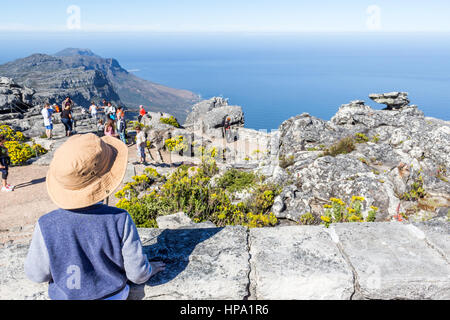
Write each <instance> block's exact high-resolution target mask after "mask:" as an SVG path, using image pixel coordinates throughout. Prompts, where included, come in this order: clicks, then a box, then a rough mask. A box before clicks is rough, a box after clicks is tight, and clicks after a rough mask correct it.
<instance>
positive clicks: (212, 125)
mask: <svg viewBox="0 0 450 320" xmlns="http://www.w3.org/2000/svg"><path fill="white" fill-rule="evenodd" d="M227 117H230V118H231V125H232V126H233V127H243V126H244V122H245V121H244V113H243V111H242V107H239V106H230V105H228V100H225V99H223V98H218V97H215V98H211V99H209V100H205V101H202V102H200V103H198V104H196V105H194V106H193V108H192V112H191V113H190V114H189V115H188V117H187V119H186V122H185V124H184V126H185V127H186V128H188V129H190V130H193V131H201V133H203V134H206V135H208V136H210V137H218V138H221V137H222V128H223V126H224V122H225V119H226V118H227Z"/></svg>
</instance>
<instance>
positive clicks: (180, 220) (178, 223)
mask: <svg viewBox="0 0 450 320" xmlns="http://www.w3.org/2000/svg"><path fill="white" fill-rule="evenodd" d="M156 222H157V223H158V227H159V228H160V229H201V228H215V227H216V226H215V225H214V223H212V222H204V223H195V222H193V221H192V220H191V218H189V217H188V216H187V215H186V214H185V213H184V212H178V213H175V214H171V215H167V216H159V217H157V218H156Z"/></svg>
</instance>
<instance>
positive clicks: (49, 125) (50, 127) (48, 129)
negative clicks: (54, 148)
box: [41, 103, 54, 140]
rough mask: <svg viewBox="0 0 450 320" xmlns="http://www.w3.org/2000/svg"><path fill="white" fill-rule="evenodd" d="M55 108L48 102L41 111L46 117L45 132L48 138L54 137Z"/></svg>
mask: <svg viewBox="0 0 450 320" xmlns="http://www.w3.org/2000/svg"><path fill="white" fill-rule="evenodd" d="M53 112H54V110H53V109H52V108H50V105H49V104H48V103H46V104H45V105H44V108H43V109H42V111H41V114H42V116H43V117H44V126H45V134H46V135H47V138H48V139H50V140H51V139H52V131H53V119H52V114H53Z"/></svg>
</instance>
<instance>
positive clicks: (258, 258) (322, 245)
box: [0, 220, 450, 300]
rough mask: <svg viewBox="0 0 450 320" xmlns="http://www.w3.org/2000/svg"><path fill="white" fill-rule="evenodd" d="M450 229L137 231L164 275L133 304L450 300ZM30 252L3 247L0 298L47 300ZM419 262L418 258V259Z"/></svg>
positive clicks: (134, 294) (431, 225)
mask: <svg viewBox="0 0 450 320" xmlns="http://www.w3.org/2000/svg"><path fill="white" fill-rule="evenodd" d="M449 228H450V223H449V222H443V221H441V220H434V221H433V222H428V223H417V224H414V225H413V224H402V223H398V222H392V223H369V224H359V223H354V224H340V225H336V226H334V227H331V228H330V229H326V228H324V227H322V226H293V227H279V228H265V229H251V230H248V229H246V228H243V227H226V228H223V229H218V228H206V229H176V230H168V229H166V230H162V229H140V230H139V234H140V238H141V241H142V243H143V245H144V252H145V253H146V254H147V256H148V257H149V258H150V259H151V260H153V261H157V260H163V261H164V262H165V263H166V265H167V266H166V270H165V271H164V272H162V273H160V274H158V275H156V276H155V277H153V278H151V279H150V280H149V281H148V282H147V283H146V284H145V285H139V286H138V285H133V284H132V286H131V293H130V296H129V299H132V300H133V299H135V300H138V299H139V300H141V299H143V300H160V299H167V300H206V299H209V300H210V299H218V300H244V299H249V300H264V299H266V300H281V299H286V300H310V299H319V300H330V299H332V300H349V299H353V300H356V299H383V300H389V299H435V300H439V299H443V300H445V299H450V278H449V274H450V262H449V258H450V257H449V254H450V252H449V248H450V240H449V237H448V234H449V232H450V229H449ZM27 251H28V245H5V246H3V248H1V247H0V299H2V300H4V299H6V300H10V299H12V300H17V299H29V300H42V299H48V296H47V285H46V284H34V283H32V282H30V281H29V280H27V279H26V276H25V274H24V268H23V265H24V261H25V258H26V254H27ZM418 257H420V258H418Z"/></svg>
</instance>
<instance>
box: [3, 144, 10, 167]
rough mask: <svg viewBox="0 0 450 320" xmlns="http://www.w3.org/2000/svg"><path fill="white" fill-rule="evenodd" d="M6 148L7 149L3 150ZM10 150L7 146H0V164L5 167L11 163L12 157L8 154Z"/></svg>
mask: <svg viewBox="0 0 450 320" xmlns="http://www.w3.org/2000/svg"><path fill="white" fill-rule="evenodd" d="M2 149H5V150H6V151H3V150H2ZM7 152H8V150H7V149H6V148H5V147H0V164H1V165H2V166H4V167H7V166H10V165H11V158H10V157H9V156H8V153H7Z"/></svg>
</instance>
